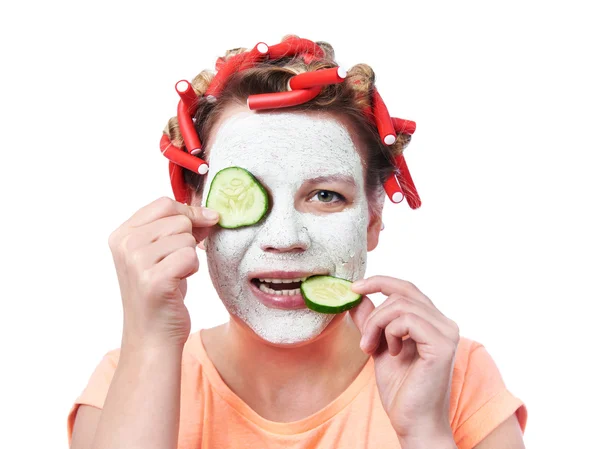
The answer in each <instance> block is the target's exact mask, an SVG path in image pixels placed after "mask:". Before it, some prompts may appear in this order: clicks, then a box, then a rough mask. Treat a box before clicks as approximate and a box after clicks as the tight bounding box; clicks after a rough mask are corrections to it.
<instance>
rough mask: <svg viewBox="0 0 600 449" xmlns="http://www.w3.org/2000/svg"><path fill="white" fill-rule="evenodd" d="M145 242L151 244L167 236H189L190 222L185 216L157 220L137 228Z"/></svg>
mask: <svg viewBox="0 0 600 449" xmlns="http://www.w3.org/2000/svg"><path fill="white" fill-rule="evenodd" d="M139 232H140V233H142V236H143V237H144V238H145V239H146V241H147V242H149V243H153V242H156V241H157V240H159V239H161V238H163V237H166V236H168V235H175V234H191V233H192V221H191V220H190V219H189V218H188V217H187V216H185V215H172V216H170V217H164V218H159V219H158V220H156V221H153V222H151V223H148V224H146V225H144V226H141V227H140V228H139Z"/></svg>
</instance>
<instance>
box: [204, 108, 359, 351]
mask: <svg viewBox="0 0 600 449" xmlns="http://www.w3.org/2000/svg"><path fill="white" fill-rule="evenodd" d="M209 151H210V152H209V158H210V160H209V163H210V171H209V173H208V179H207V180H206V184H205V188H204V198H203V201H202V203H203V204H206V195H207V192H208V190H209V189H208V187H209V186H210V183H211V182H212V179H213V177H214V175H215V174H216V173H218V172H219V170H221V169H223V168H226V167H230V166H234V165H235V166H239V167H242V168H245V169H246V170H248V171H250V172H251V173H252V174H254V176H256V177H257V178H258V179H259V180H260V181H261V183H262V184H263V185H264V186H265V187H266V188H267V189H268V190H269V191H270V194H271V198H270V201H271V202H272V208H271V210H270V212H269V213H268V214H267V216H266V217H264V218H263V220H262V221H260V222H259V223H257V224H255V225H253V226H248V227H244V228H239V229H231V230H229V229H218V230H216V231H215V232H214V233H213V234H212V235H211V236H210V237H209V238H207V240H206V251H207V260H208V268H209V273H210V276H211V278H212V281H213V284H214V285H215V288H216V290H217V293H218V294H219V297H220V298H221V300H222V301H223V303H224V304H225V307H226V308H227V310H228V311H229V313H231V314H232V315H235V316H237V317H239V318H240V319H241V320H242V321H243V322H244V323H246V324H247V325H248V326H249V327H250V328H251V329H252V330H253V331H254V332H255V333H256V334H257V335H258V336H260V337H261V338H262V339H264V340H266V341H269V342H271V343H274V344H292V343H299V342H304V341H308V340H311V339H313V338H315V337H316V336H318V335H319V334H320V333H321V332H322V331H323V330H324V329H325V327H326V326H327V324H329V322H331V320H332V319H333V318H334V315H329V314H321V313H318V312H314V311H312V310H310V309H295V310H286V309H276V308H271V307H267V306H266V305H264V304H263V303H262V302H261V301H260V300H259V299H258V298H257V297H256V295H255V293H253V291H252V288H251V287H252V285H251V282H250V281H251V273H256V272H272V271H286V272H290V271H300V272H309V273H328V274H330V275H332V276H338V277H342V278H345V279H348V280H356V279H359V278H361V277H363V276H364V273H365V268H366V256H367V224H368V205H367V198H366V195H365V192H364V181H363V169H362V164H361V159H360V156H359V154H358V152H357V150H356V148H355V146H354V143H353V141H352V139H351V137H350V135H349V134H348V131H347V129H346V128H345V127H344V126H343V125H342V124H341V123H339V122H338V121H337V120H335V119H334V118H332V117H331V116H319V117H317V116H312V115H307V114H302V113H292V112H274V113H255V112H249V111H242V112H239V113H237V114H235V115H233V116H231V117H229V118H228V119H227V120H226V121H224V122H223V124H222V125H221V126H220V128H219V129H218V132H217V134H216V136H215V138H214V142H213V144H212V145H211V148H210V150H209ZM325 176H346V177H350V178H352V179H353V180H354V182H355V184H356V194H355V198H354V201H353V203H352V204H351V205H349V206H347V207H346V208H345V209H343V210H342V211H339V212H328V213H324V214H315V213H312V212H306V211H300V210H297V208H296V204H295V198H296V196H297V192H298V190H299V189H300V188H301V186H302V185H303V184H304V183H306V181H308V180H310V179H313V178H317V177H325ZM298 209H300V208H298ZM292 249H293V250H292Z"/></svg>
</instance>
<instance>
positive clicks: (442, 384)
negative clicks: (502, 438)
mask: <svg viewBox="0 0 600 449" xmlns="http://www.w3.org/2000/svg"><path fill="white" fill-rule="evenodd" d="M352 289H353V290H354V291H355V292H356V293H361V294H363V295H367V294H369V293H376V292H381V293H383V294H384V295H386V296H387V297H388V298H387V299H386V300H385V301H384V302H383V303H382V304H381V305H380V306H378V307H377V308H376V307H375V306H374V305H373V302H372V301H371V300H370V299H369V298H368V297H367V296H364V297H363V300H362V302H361V303H360V304H359V305H358V306H357V307H355V308H354V309H352V310H351V311H350V315H351V316H352V319H353V320H354V322H355V324H356V326H357V327H358V329H359V330H360V331H361V333H362V340H361V345H360V346H361V348H362V350H363V351H364V352H365V353H367V354H370V355H371V356H372V357H373V360H374V362H375V374H376V378H377V387H378V389H379V394H380V396H381V401H382V403H383V407H384V409H385V411H386V412H387V414H388V416H389V418H390V421H391V423H392V426H393V427H394V430H395V431H396V434H397V435H398V439H399V441H400V443H401V445H402V448H403V449H411V448H420V447H448V448H453V447H455V446H454V439H453V436H452V429H451V427H450V418H449V408H450V387H451V381H452V372H453V369H454V359H455V353H456V348H457V346H458V342H459V340H460V335H459V328H458V326H457V325H456V323H455V322H454V321H452V320H451V319H449V318H447V317H446V316H445V315H443V314H442V313H441V312H440V311H439V310H438V309H437V308H436V307H435V306H434V305H433V303H432V302H431V300H430V299H429V298H428V297H427V296H425V295H424V294H423V293H422V292H421V291H420V290H419V289H418V288H417V287H415V286H414V285H413V284H411V283H410V282H407V281H403V280H400V279H396V278H393V277H388V276H373V277H370V278H367V279H364V280H362V281H357V282H355V283H354V284H353V285H352ZM434 444H435V446H434Z"/></svg>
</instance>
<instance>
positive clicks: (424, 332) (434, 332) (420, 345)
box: [385, 313, 446, 356]
mask: <svg viewBox="0 0 600 449" xmlns="http://www.w3.org/2000/svg"><path fill="white" fill-rule="evenodd" d="M385 332H386V338H387V336H388V335H389V339H388V340H387V342H388V345H389V344H390V341H393V343H392V344H393V345H398V340H402V338H403V337H404V336H406V335H408V336H410V338H411V339H413V340H414V341H415V343H416V344H417V349H418V350H419V354H420V355H421V356H423V355H425V354H427V353H429V354H431V353H433V352H434V350H436V349H438V348H445V347H446V346H445V344H446V342H445V338H444V336H443V335H442V334H441V333H440V331H439V330H438V329H437V328H436V327H435V326H433V325H432V324H431V323H429V322H428V321H427V320H424V319H423V318H421V317H420V316H418V315H415V314H414V313H406V314H403V315H401V316H399V317H397V318H396V319H394V320H393V321H392V322H390V323H389V325H388V326H387V327H386V330H385ZM395 348H397V346H395ZM395 350H397V349H395ZM390 354H391V351H390ZM398 354H399V352H397V353H395V354H393V355H398Z"/></svg>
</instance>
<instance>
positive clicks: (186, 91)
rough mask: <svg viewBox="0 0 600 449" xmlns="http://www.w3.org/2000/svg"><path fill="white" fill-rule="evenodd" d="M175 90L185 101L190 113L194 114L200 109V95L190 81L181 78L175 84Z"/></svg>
mask: <svg viewBox="0 0 600 449" xmlns="http://www.w3.org/2000/svg"><path fill="white" fill-rule="evenodd" d="M175 90H176V91H177V93H178V94H179V97H180V98H181V101H183V102H184V104H185V106H186V107H187V109H188V111H189V113H190V115H194V114H195V113H196V110H197V109H198V96H197V95H196V92H195V91H194V88H193V87H192V85H191V84H190V82H189V81H186V80H181V81H178V82H177V84H175Z"/></svg>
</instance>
